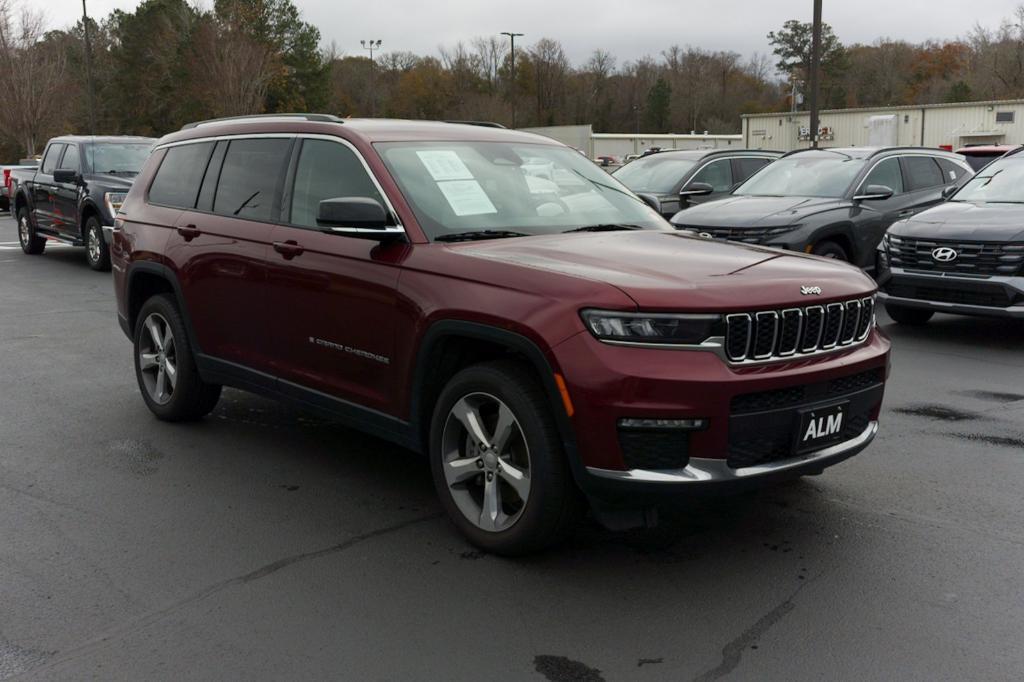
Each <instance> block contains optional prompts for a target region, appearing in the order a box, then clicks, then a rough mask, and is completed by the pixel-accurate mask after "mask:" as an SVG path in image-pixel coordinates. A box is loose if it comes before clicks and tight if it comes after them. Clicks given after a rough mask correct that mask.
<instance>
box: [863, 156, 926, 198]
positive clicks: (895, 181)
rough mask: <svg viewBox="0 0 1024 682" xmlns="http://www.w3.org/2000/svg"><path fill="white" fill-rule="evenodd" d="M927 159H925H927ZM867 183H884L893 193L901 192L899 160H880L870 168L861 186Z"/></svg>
mask: <svg viewBox="0 0 1024 682" xmlns="http://www.w3.org/2000/svg"><path fill="white" fill-rule="evenodd" d="M927 160H928V159H925V161H927ZM868 185H885V186H886V187H888V188H889V189H891V190H892V191H893V192H894V193H895V194H902V193H903V174H902V173H901V172H900V161H899V159H897V158H891V159H886V160H885V161H881V162H880V163H879V164H878V165H877V166H875V167H874V169H872V171H871V172H870V173H868V176H867V177H866V178H864V182H863V183H861V188H864V187H867V186H868Z"/></svg>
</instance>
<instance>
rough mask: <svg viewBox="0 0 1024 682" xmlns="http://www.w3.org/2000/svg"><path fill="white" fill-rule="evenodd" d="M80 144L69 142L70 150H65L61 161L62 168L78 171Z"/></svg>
mask: <svg viewBox="0 0 1024 682" xmlns="http://www.w3.org/2000/svg"><path fill="white" fill-rule="evenodd" d="M78 164H79V162H78V145H77V144H69V145H68V150H67V151H66V152H64V158H63V159H61V161H60V166H59V167H60V168H61V169H63V170H73V171H75V172H78Z"/></svg>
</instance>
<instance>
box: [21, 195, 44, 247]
mask: <svg viewBox="0 0 1024 682" xmlns="http://www.w3.org/2000/svg"><path fill="white" fill-rule="evenodd" d="M18 243H20V244H21V250H22V251H24V252H25V253H27V254H28V255H30V256H38V255H39V254H41V253H42V252H43V251H44V250H46V240H45V239H43V238H42V237H38V236H36V230H35V228H34V227H32V221H31V220H30V219H29V217H28V209H27V208H25V207H24V206H22V207H21V208H20V209H18Z"/></svg>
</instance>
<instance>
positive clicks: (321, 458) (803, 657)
mask: <svg viewBox="0 0 1024 682" xmlns="http://www.w3.org/2000/svg"><path fill="white" fill-rule="evenodd" d="M16 239H17V237H16V234H15V230H14V223H13V221H11V220H10V219H9V218H7V217H3V218H2V219H0V679H46V680H81V679H92V678H96V679H124V680H142V679H145V680H156V679H159V680H164V679H166V680H180V679H311V678H312V679H326V678H330V679H352V680H427V679H437V680H477V679H524V680H530V679H536V680H544V679H548V680H558V681H568V680H609V681H611V680H688V679H694V680H714V679H719V678H726V677H728V678H729V679H739V680H746V679H915V680H925V679H927V680H937V679H943V680H946V679H948V680H953V679H956V680H960V679H987V680H997V679H1021V678H1022V677H1024V647H1022V642H1024V639H1022V635H1021V633H1022V632H1024V586H1022V582H1024V569H1022V567H1024V530H1022V524H1021V520H1022V519H1024V494H1022V492H1021V491H1022V490H1024V324H1014V323H1009V322H1002V321H992V320H973V319H962V318H955V317H948V316H940V317H937V318H936V319H935V320H934V321H933V322H932V324H930V325H929V326H927V327H924V328H915V329H910V328H906V327H896V326H895V325H893V324H891V323H890V321H889V320H888V319H887V318H885V316H884V314H882V315H881V316H880V324H881V325H882V326H883V327H884V329H885V330H886V332H887V333H888V334H889V335H890V336H891V337H892V338H893V343H894V359H893V363H894V371H893V375H892V379H891V382H890V384H889V387H888V390H887V397H886V408H885V411H884V414H883V421H882V429H881V434H880V436H879V438H878V440H877V441H876V442H875V444H874V445H873V446H872V447H871V448H869V449H868V450H867V451H865V452H864V453H862V454H860V455H858V456H857V457H855V458H854V459H852V460H850V461H849V462H846V463H844V464H842V465H839V466H838V467H836V468H834V469H831V470H828V471H826V473H825V474H824V475H823V476H820V477H815V478H808V479H803V480H801V481H798V482H795V483H792V484H787V485H785V486H783V487H779V488H774V489H771V490H766V491H762V492H759V493H755V494H750V495H747V496H744V497H739V498H730V499H724V500H714V501H705V502H701V503H695V504H692V505H689V506H686V507H683V508H681V509H679V510H677V511H675V512H673V513H672V514H670V515H668V517H667V518H665V517H663V522H662V524H661V525H660V527H659V528H657V529H655V530H651V531H634V532H627V533H610V532H607V531H605V530H602V529H600V528H598V527H596V526H594V525H592V524H588V525H586V526H584V527H583V528H582V529H581V530H580V532H579V533H578V534H577V536H576V537H575V538H574V540H573V541H572V542H571V543H570V544H568V545H567V546H565V547H563V548H561V549H559V550H555V551H551V552H548V553H546V554H544V555H541V556H537V557H533V558H530V559H526V560H515V561H512V560H505V559H499V558H497V557H493V556H489V555H483V554H481V553H479V552H477V551H474V550H473V548H472V547H471V546H469V545H467V544H466V543H465V542H464V541H463V540H462V539H461V538H460V536H459V535H458V534H457V533H456V532H455V530H454V529H453V528H452V527H451V526H450V524H449V523H448V521H447V520H446V519H445V518H444V517H443V516H442V514H441V508H440V505H439V504H438V502H437V501H436V499H435V496H434V491H433V488H432V484H431V480H430V473H429V470H428V467H427V465H426V463H425V462H424V461H423V460H421V459H420V458H418V457H417V456H415V455H413V454H411V453H409V452H406V451H403V450H401V449H400V448H397V447H395V446H392V445H389V444H387V443H384V442H382V441H378V440H375V439H373V438H371V437H368V436H364V435H361V434H358V433H355V432H353V431H350V430H347V429H345V428H343V427H341V426H339V425H337V424H334V423H331V422H329V421H325V420H323V419H320V418H318V417H314V416H311V415H307V414H302V413H299V412H295V411H292V410H289V409H286V408H282V407H280V406H278V405H277V404H275V403H272V402H269V401H266V400H263V399H261V398H257V397H253V396H250V395H248V394H244V393H240V392H237V391H225V394H224V397H223V399H222V400H221V403H220V405H219V406H218V408H217V409H216V411H215V412H214V413H213V414H212V415H211V416H210V417H209V418H207V419H206V420H204V421H203V422H201V423H198V424H192V425H171V424H165V423H161V422H158V421H156V420H155V419H154V418H153V417H152V416H151V414H150V413H149V411H148V410H147V409H146V407H145V406H144V404H143V402H142V400H141V398H140V397H139V395H138V389H137V386H136V383H135V377H134V373H133V371H132V366H131V355H130V345H129V342H128V341H127V339H126V338H125V337H124V336H123V334H122V333H121V331H120V329H119V328H118V326H117V322H116V318H115V314H114V311H115V304H114V297H113V291H112V286H111V281H110V276H109V275H105V274H100V273H95V272H92V271H91V270H89V269H88V267H87V266H86V263H85V259H84V255H83V254H82V252H81V251H80V250H79V249H73V248H68V247H63V248H50V249H48V251H47V253H46V254H45V255H43V256H41V257H28V256H24V255H23V254H22V253H21V251H20V249H18V247H17V244H16Z"/></svg>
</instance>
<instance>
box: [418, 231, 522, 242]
mask: <svg viewBox="0 0 1024 682" xmlns="http://www.w3.org/2000/svg"><path fill="white" fill-rule="evenodd" d="M529 236H530V235H528V234H526V233H525V232H513V231H511V230H472V231H469V232H453V233H451V234H442V235H441V236H439V237H434V241H435V242H472V241H478V240H482V239H505V238H506V237H529Z"/></svg>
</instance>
